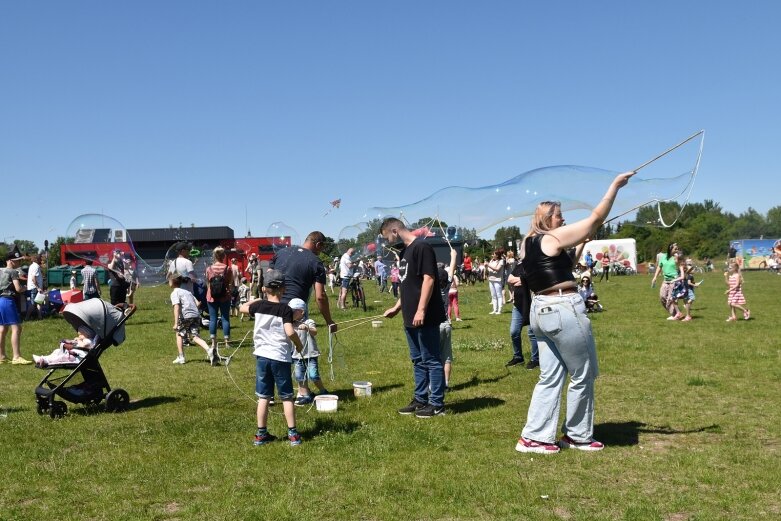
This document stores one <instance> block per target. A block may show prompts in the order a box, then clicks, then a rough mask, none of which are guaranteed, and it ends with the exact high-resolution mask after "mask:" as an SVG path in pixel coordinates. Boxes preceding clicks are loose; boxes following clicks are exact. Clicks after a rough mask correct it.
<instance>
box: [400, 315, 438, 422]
mask: <svg viewBox="0 0 781 521" xmlns="http://www.w3.org/2000/svg"><path fill="white" fill-rule="evenodd" d="M404 331H405V332H406V334H407V343H408V344H409V357H410V359H411V360H412V374H413V377H414V379H415V400H417V401H418V402H420V403H429V404H431V405H433V406H434V407H442V406H443V405H444V404H445V370H444V368H443V367H442V360H440V356H439V325H436V326H421V327H405V328H404ZM429 386H430V387H431V393H430V394H429Z"/></svg>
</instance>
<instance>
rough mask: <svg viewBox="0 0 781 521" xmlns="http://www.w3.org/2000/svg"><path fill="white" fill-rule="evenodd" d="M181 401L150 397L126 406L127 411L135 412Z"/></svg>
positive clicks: (172, 398)
mask: <svg viewBox="0 0 781 521" xmlns="http://www.w3.org/2000/svg"><path fill="white" fill-rule="evenodd" d="M179 400H181V398H179V397H176V396H150V397H149V398H142V399H140V400H136V401H134V402H130V403H129V404H128V406H127V410H128V411H136V410H138V409H146V408H147V407H157V406H158V405H165V404H167V403H175V402H178V401H179Z"/></svg>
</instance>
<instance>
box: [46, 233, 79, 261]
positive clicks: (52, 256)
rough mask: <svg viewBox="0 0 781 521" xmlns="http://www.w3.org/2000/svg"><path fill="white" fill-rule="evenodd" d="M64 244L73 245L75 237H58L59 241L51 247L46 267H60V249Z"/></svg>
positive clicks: (56, 240)
mask: <svg viewBox="0 0 781 521" xmlns="http://www.w3.org/2000/svg"><path fill="white" fill-rule="evenodd" d="M63 244H73V237H68V238H66V237H57V239H55V241H54V242H53V243H51V244H50V245H49V256H48V257H47V258H46V265H47V266H48V267H49V268H53V267H55V266H59V265H60V262H61V256H60V249H61V246H62V245H63Z"/></svg>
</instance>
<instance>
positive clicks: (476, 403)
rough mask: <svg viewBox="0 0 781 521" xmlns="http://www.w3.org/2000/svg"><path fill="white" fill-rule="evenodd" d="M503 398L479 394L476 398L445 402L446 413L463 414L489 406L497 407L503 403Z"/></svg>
mask: <svg viewBox="0 0 781 521" xmlns="http://www.w3.org/2000/svg"><path fill="white" fill-rule="evenodd" d="M504 403H505V402H504V400H502V399H500V398H494V397H493V396H481V397H478V398H469V399H467V400H460V401H457V402H447V401H446V402H445V406H446V409H447V413H448V414H464V413H468V412H474V411H479V410H480V409H488V408H489V407H499V406H500V405H504Z"/></svg>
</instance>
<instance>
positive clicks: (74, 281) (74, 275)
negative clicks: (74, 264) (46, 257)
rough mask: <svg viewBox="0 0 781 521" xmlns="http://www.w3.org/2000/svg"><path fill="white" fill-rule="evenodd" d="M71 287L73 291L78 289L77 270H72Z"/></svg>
mask: <svg viewBox="0 0 781 521" xmlns="http://www.w3.org/2000/svg"><path fill="white" fill-rule="evenodd" d="M70 288H71V291H75V290H76V270H71V280H70Z"/></svg>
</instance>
